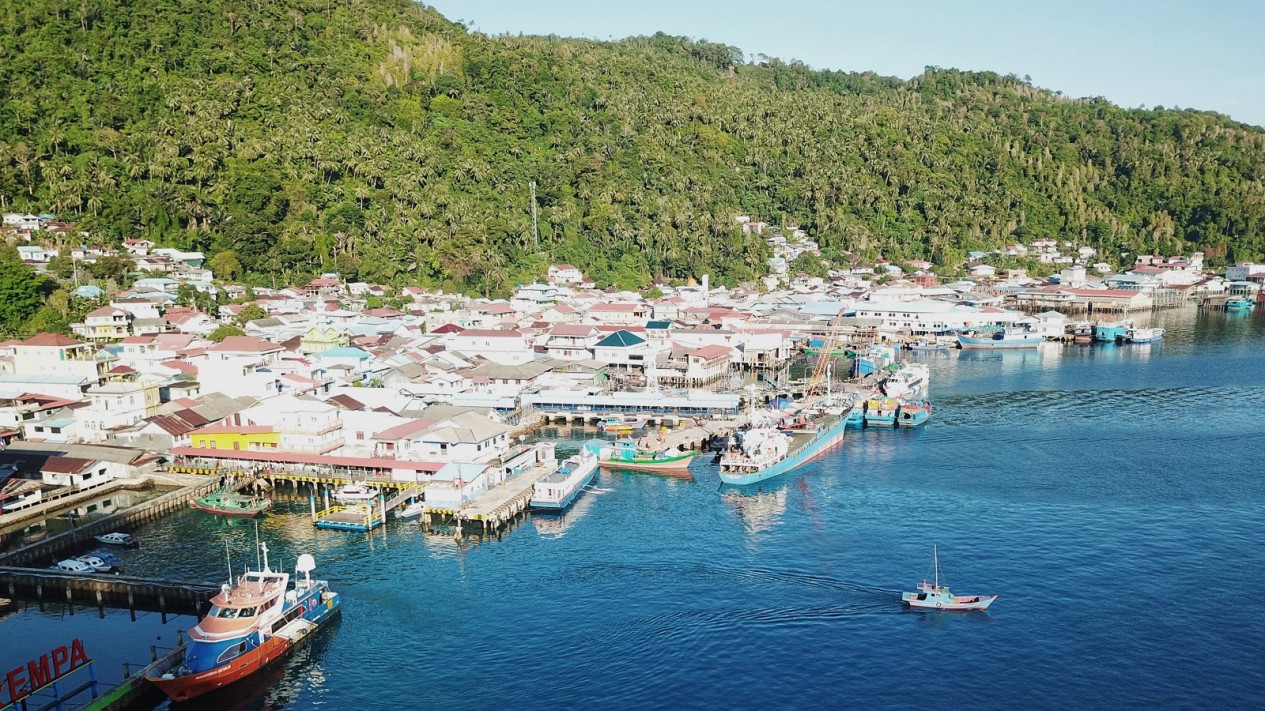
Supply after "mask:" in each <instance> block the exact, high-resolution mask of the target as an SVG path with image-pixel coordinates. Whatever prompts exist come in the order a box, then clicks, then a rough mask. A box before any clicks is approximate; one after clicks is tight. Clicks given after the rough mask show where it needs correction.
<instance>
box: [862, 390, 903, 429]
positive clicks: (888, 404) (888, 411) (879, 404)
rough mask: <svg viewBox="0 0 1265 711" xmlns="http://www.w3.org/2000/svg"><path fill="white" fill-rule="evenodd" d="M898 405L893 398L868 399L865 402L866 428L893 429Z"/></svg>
mask: <svg viewBox="0 0 1265 711" xmlns="http://www.w3.org/2000/svg"><path fill="white" fill-rule="evenodd" d="M899 408H900V403H899V402H897V400H896V398H894V397H885V398H870V399H869V400H867V401H866V402H865V426H866V427H895V426H896V411H897V410H898V409H899Z"/></svg>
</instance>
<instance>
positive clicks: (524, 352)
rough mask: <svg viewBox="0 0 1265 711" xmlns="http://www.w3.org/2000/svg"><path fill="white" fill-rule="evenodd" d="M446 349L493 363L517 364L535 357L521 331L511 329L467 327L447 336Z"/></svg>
mask: <svg viewBox="0 0 1265 711" xmlns="http://www.w3.org/2000/svg"><path fill="white" fill-rule="evenodd" d="M447 343H448V349H449V350H452V351H456V352H458V353H462V354H465V355H468V356H476V355H478V356H483V357H484V358H486V359H488V360H490V361H492V362H494V363H505V364H507V365H517V364H519V363H526V362H527V361H529V360H531V359H532V358H534V357H535V351H534V350H533V349H532V347H531V344H529V343H528V342H527V339H526V338H525V337H524V336H523V334H522V332H520V331H517V330H513V329H487V328H468V329H466V330H464V331H461V332H460V333H451V334H449V335H448V336H447Z"/></svg>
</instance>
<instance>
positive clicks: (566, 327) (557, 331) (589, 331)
mask: <svg viewBox="0 0 1265 711" xmlns="http://www.w3.org/2000/svg"><path fill="white" fill-rule="evenodd" d="M595 333H600V331H598V330H597V329H596V328H594V327H592V326H589V325H586V324H579V323H560V324H558V325H557V326H554V327H553V329H552V330H550V331H549V335H551V336H592V335H593V334H595Z"/></svg>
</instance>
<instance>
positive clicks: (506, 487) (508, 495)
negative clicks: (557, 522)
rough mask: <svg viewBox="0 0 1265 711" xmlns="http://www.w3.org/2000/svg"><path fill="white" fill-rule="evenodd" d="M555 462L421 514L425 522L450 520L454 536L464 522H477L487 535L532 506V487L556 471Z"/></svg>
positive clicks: (458, 535) (534, 468)
mask: <svg viewBox="0 0 1265 711" xmlns="http://www.w3.org/2000/svg"><path fill="white" fill-rule="evenodd" d="M557 468H558V466H557V463H556V462H553V463H549V464H538V465H536V466H534V467H532V468H531V469H529V470H527V471H525V472H523V473H522V474H519V475H518V476H516V477H514V478H512V479H510V480H508V481H506V482H505V483H503V484H501V485H499V486H497V487H495V488H492V489H489V490H488V491H485V492H483V493H482V494H480V495H479V496H477V497H476V498H474V499H473V500H471V501H470V502H468V503H466V504H465V505H464V506H462V507H461V508H459V509H457V510H455V511H454V510H452V509H441V508H428V509H426V511H425V512H424V513H423V514H422V520H423V522H424V523H430V522H432V521H434V520H437V519H438V520H451V521H452V522H453V523H454V524H456V526H457V537H458V538H460V537H462V536H463V535H464V533H463V531H464V527H465V523H466V522H467V521H477V522H478V523H479V527H480V532H481V533H484V534H487V533H489V532H491V531H495V530H496V529H498V528H500V527H501V526H504V525H505V524H507V523H509V522H510V521H513V520H514V519H515V518H516V517H518V515H519V514H522V513H524V512H525V511H527V509H528V507H529V506H530V505H531V496H532V487H533V485H534V484H535V483H536V482H537V481H540V480H541V479H543V478H544V477H545V476H547V475H549V473H550V472H553V471H556V470H557Z"/></svg>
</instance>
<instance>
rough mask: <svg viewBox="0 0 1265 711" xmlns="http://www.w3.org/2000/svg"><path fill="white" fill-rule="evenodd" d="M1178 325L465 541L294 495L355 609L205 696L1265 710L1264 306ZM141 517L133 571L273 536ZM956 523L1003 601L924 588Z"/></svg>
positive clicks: (616, 486) (96, 626) (106, 634)
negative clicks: (966, 603) (976, 602)
mask: <svg viewBox="0 0 1265 711" xmlns="http://www.w3.org/2000/svg"><path fill="white" fill-rule="evenodd" d="M1158 320H1159V321H1160V322H1161V325H1165V326H1166V327H1167V328H1168V329H1169V333H1168V336H1167V337H1166V339H1165V341H1164V342H1163V343H1161V344H1155V345H1150V346H1120V347H1111V346H1107V347H1101V346H1096V347H1074V346H1067V347H1063V346H1055V345H1047V346H1043V347H1042V348H1041V349H1040V351H1036V352H1013V353H970V352H967V353H961V352H953V353H949V354H931V355H927V356H925V357H922V358H921V359H922V360H925V361H926V362H928V363H930V364H931V367H932V373H933V380H932V401H933V403H934V405H935V408H936V409H935V413H934V415H933V418H932V420H931V422H930V423H928V425H926V426H925V427H923V428H921V429H919V430H915V431H865V432H862V433H859V434H854V433H851V432H850V433H849V434H848V436H847V438H846V440H845V442H844V443H843V444H842V445H841V446H840V447H839V448H837V449H836V450H834V451H833V452H831V453H830V454H829V455H828V456H825V457H823V458H821V459H820V460H818V461H816V462H814V463H813V464H810V465H808V466H806V467H804V468H803V469H801V470H798V471H796V472H794V473H792V474H791V475H788V476H784V477H781V478H779V479H776V480H772V481H769V482H765V484H764V486H762V487H760V488H759V489H750V490H747V489H741V490H738V489H725V488H722V487H721V486H720V485H719V481H718V479H717V477H716V472H715V466H714V465H713V464H712V463H711V461H710V459H703V458H700V459H699V460H696V461H695V463H694V466H693V469H692V474H693V478H692V479H691V480H683V479H674V478H665V477H658V476H652V475H646V474H633V473H619V472H613V473H612V472H604V473H602V474H601V476H600V477H599V479H598V480H597V481H596V484H595V487H594V488H593V490H591V491H589V492H587V493H586V494H585V495H584V496H583V497H582V498H581V499H580V500H579V501H578V502H577V504H576V506H575V508H574V509H572V510H571V511H570V512H569V513H568V514H566V515H565V516H563V517H561V518H557V517H553V518H543V517H538V518H532V519H529V520H527V521H525V522H524V523H522V524H520V525H518V526H517V527H515V528H513V529H512V530H509V531H507V532H505V533H504V534H503V535H502V536H500V537H499V538H497V539H492V540H484V541H480V540H475V541H467V542H466V543H465V544H462V545H458V544H457V543H455V542H454V541H453V540H452V538H451V537H450V536H444V535H425V534H423V533H422V531H421V529H420V528H419V527H418V525H417V524H410V523H405V524H400V523H397V522H395V521H392V522H391V523H390V524H389V525H388V526H387V527H386V529H385V530H379V531H378V532H376V533H374V534H373V535H363V534H361V535H357V534H348V533H339V532H329V531H316V530H314V529H313V527H312V526H311V524H310V522H309V520H308V518H307V508H306V503H305V502H299V501H294V502H290V503H288V504H285V505H283V506H282V507H281V510H282V513H280V514H277V515H270V516H269V517H268V518H267V519H265V521H264V522H263V523H262V525H261V532H262V535H263V536H264V537H265V538H266V539H267V540H269V541H270V542H271V544H272V550H273V563H274V564H276V563H277V562H278V561H279V560H280V561H281V562H282V563H283V564H284V565H287V566H292V565H293V561H294V557H295V556H296V555H297V554H298V553H300V552H308V551H310V552H312V553H314V555H315V556H316V559H317V564H318V574H319V575H320V576H322V577H326V578H328V579H330V580H331V581H332V583H333V585H334V587H335V588H336V589H337V590H339V591H340V592H342V594H343V596H344V600H345V602H344V611H343V617H342V620H341V622H340V623H339V624H338V626H337V627H336V628H334V629H332V630H330V631H329V633H327V634H324V635H322V636H321V637H320V638H319V639H318V640H317V642H316V643H315V644H314V645H313V646H312V647H310V648H308V649H306V650H304V651H303V652H302V653H301V654H299V655H296V657H294V658H293V659H291V660H290V661H289V662H288V663H287V665H286V666H285V667H284V668H281V669H278V670H277V671H276V672H274V673H273V674H272V675H270V676H268V677H265V678H262V679H260V680H256V681H255V682H253V683H247V684H245V685H243V686H242V688H240V689H237V690H235V691H234V692H233V693H232V694H230V695H228V696H225V697H220V698H215V699H210V700H208V702H207V703H206V704H203V705H202V706H203V707H205V708H252V709H254V708H269V709H278V708H295V709H298V708H303V709H307V708H320V707H327V708H339V709H352V708H355V709H388V708H390V709H395V708H442V709H479V708H502V707H514V708H549V709H558V708H562V709H568V708H576V709H581V708H584V709H587V708H620V709H660V708H673V709H679V708H708V709H710V708H720V707H726V708H740V709H748V708H749V709H767V708H794V709H800V708H803V709H821V708H841V707H847V706H866V707H885V708H891V707H899V708H908V707H912V706H915V705H935V706H939V707H945V708H1007V709H1009V708H1016V707H1038V708H1119V707H1134V706H1151V707H1161V708H1199V709H1204V708H1260V707H1261V706H1262V698H1265V664H1262V663H1261V661H1260V659H1259V655H1258V653H1257V652H1258V649H1259V648H1260V643H1261V640H1262V639H1265V616H1262V615H1261V614H1260V613H1259V612H1258V610H1257V604H1256V600H1255V593H1256V591H1257V589H1258V584H1259V581H1260V580H1261V579H1262V577H1265V550H1263V549H1262V546H1261V543H1262V539H1263V538H1265V477H1263V476H1262V468H1261V464H1260V462H1261V461H1262V456H1263V455H1265V351H1263V350H1262V347H1263V346H1265V315H1260V314H1257V315H1251V316H1246V317H1236V318H1231V319H1227V317H1224V316H1221V315H1215V314H1210V315H1197V314H1194V313H1193V312H1185V313H1170V314H1164V315H1161V316H1160V317H1159V319H1158ZM582 438H583V436H582V435H576V437H575V440H576V441H577V442H578V440H579V439H582ZM139 535H140V536H141V537H142V538H143V539H144V540H145V544H146V545H145V547H143V548H142V549H140V550H139V551H135V552H128V553H127V554H126V555H127V556H129V561H128V563H129V568H130V572H148V573H152V574H155V575H162V576H168V577H176V578H189V579H216V578H222V577H223V576H224V572H223V571H224V553H223V549H224V545H225V543H224V542H225V541H228V542H229V547H230V549H231V550H232V551H233V554H234V566H235V568H237V567H239V566H240V565H242V564H243V563H244V562H245V561H246V560H248V559H249V560H250V561H251V562H252V563H253V560H254V553H253V552H251V547H250V546H251V541H253V538H254V528H253V524H252V523H250V522H243V521H226V520H224V519H216V518H213V517H208V516H206V515H205V514H200V513H197V512H192V511H190V512H185V513H182V514H179V515H177V516H174V517H172V518H169V519H166V520H164V521H162V522H158V523H156V524H153V525H151V526H149V527H148V528H146V529H142V530H141V531H140V532H139ZM933 544H936V545H938V546H939V550H940V561H941V573H942V576H943V578H944V579H945V580H947V582H948V583H949V584H951V585H952V586H953V589H954V591H955V592H958V593H997V594H999V595H1000V598H999V599H998V600H997V601H996V602H995V603H994V604H993V606H992V609H991V610H990V611H989V612H987V613H938V612H914V611H907V610H904V609H902V606H901V605H900V591H901V590H909V589H912V586H914V585H915V584H916V583H917V582H918V581H919V580H921V579H922V578H923V577H924V576H926V575H927V574H928V573H929V570H930V567H931V550H932V545H933ZM189 624H190V620H189V619H188V618H171V619H169V621H168V623H167V624H165V625H164V624H162V623H161V621H160V620H159V619H158V618H157V616H155V615H142V616H141V619H140V620H139V621H138V622H131V621H129V619H128V615H127V613H126V612H122V613H120V612H109V613H107V615H106V616H105V618H104V619H101V618H99V617H98V616H97V613H96V611H95V610H87V611H84V610H78V611H77V612H76V614H75V615H73V616H71V615H69V614H67V612H66V611H65V610H64V609H61V608H57V607H46V610H45V612H43V613H40V612H38V611H36V610H35V609H34V608H33V607H29V608H27V609H26V610H25V611H22V612H19V613H17V614H14V615H11V616H10V617H8V618H5V619H3V620H0V662H4V663H3V664H0V667H3V668H4V669H7V668H8V667H9V666H13V664H10V662H13V663H15V664H16V663H17V662H20V661H23V660H24V659H25V658H26V656H24V655H26V654H27V652H28V651H30V649H36V648H38V647H39V644H38V643H37V640H34V639H32V636H33V635H42V638H43V639H48V638H57V639H60V638H62V637H73V636H81V637H84V639H85V644H86V645H88V646H89V650H88V651H89V653H90V654H91V655H93V656H94V657H95V658H96V659H98V660H99V663H100V665H101V668H102V670H103V672H102V674H99V676H102V675H104V670H107V669H109V668H112V667H113V666H117V665H118V661H119V660H120V659H126V658H128V657H131V658H133V659H139V658H140V657H147V655H148V649H149V645H151V644H155V643H156V641H155V640H156V638H158V637H162V638H163V639H162V640H160V641H158V642H157V643H159V644H163V643H166V642H168V641H169V640H170V639H171V637H172V636H174V628H175V627H177V626H188V625H189ZM28 648H30V649H28ZM115 676H117V673H116V674H115Z"/></svg>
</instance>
